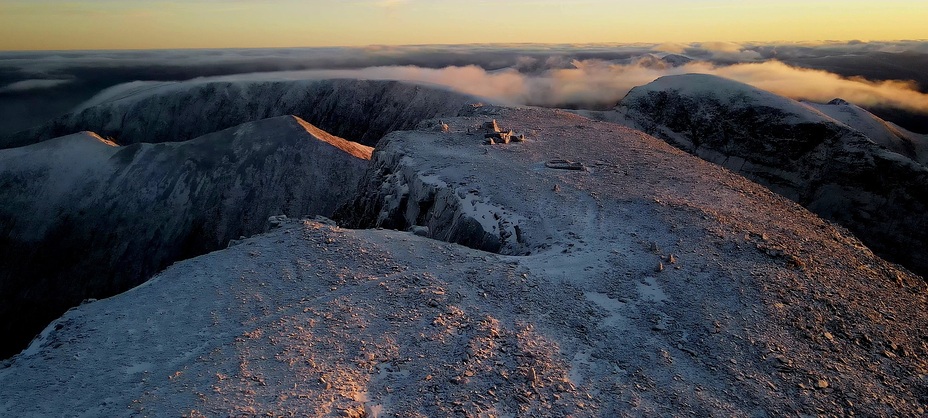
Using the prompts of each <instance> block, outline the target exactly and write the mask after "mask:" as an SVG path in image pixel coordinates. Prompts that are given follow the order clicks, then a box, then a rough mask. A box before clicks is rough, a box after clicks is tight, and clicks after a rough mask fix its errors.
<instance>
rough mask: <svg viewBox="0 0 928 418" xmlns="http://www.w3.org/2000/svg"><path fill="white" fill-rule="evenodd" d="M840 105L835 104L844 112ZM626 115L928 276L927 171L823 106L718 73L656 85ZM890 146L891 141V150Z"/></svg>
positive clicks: (636, 95) (634, 99)
mask: <svg viewBox="0 0 928 418" xmlns="http://www.w3.org/2000/svg"><path fill="white" fill-rule="evenodd" d="M840 105H841V104H840V103H836V104H834V105H833V106H840ZM619 110H620V111H621V112H623V113H624V114H625V116H626V117H627V118H628V119H629V120H630V121H632V122H633V123H634V124H636V125H637V126H638V127H640V128H641V129H642V130H644V131H645V132H647V133H650V134H652V135H655V136H658V137H660V138H662V139H664V140H666V141H668V142H669V143H671V144H673V145H675V146H677V147H679V148H681V149H683V150H686V151H688V152H691V153H693V154H695V155H697V156H700V157H702V158H703V159H706V160H708V161H711V162H714V163H717V164H720V165H723V166H725V167H727V168H729V169H731V170H734V171H736V172H738V173H740V174H742V175H744V176H746V177H747V178H749V179H751V180H754V181H756V182H758V183H760V184H762V185H765V186H767V187H769V188H770V189H771V190H773V191H775V192H777V193H779V194H781V195H783V196H786V197H788V198H790V199H792V200H794V201H796V202H798V203H800V204H802V205H803V206H806V207H807V208H809V209H810V210H812V211H813V212H815V213H817V214H819V215H821V216H823V217H825V218H826V219H830V220H833V221H835V222H837V223H839V224H841V225H843V226H845V227H847V228H849V229H850V230H851V231H853V232H854V233H855V234H856V235H857V236H858V237H860V238H861V240H862V241H863V242H864V243H866V244H867V245H868V246H870V247H871V248H873V249H874V250H875V251H877V252H878V253H880V254H881V255H882V256H884V257H886V258H887V259H889V260H892V261H895V262H898V263H901V264H903V265H905V266H907V267H909V268H911V269H912V270H914V271H916V272H919V273H920V274H922V275H926V274H928V255H926V254H928V253H926V251H925V249H926V248H928V169H926V168H925V167H924V166H923V165H921V164H919V163H918V162H917V161H915V160H913V159H911V158H910V156H914V155H915V154H912V153H902V154H900V153H897V152H894V151H893V149H891V148H887V147H886V146H883V145H880V144H878V143H877V142H875V141H874V140H871V139H870V138H869V137H868V136H867V135H865V134H864V133H863V132H861V131H860V130H857V129H854V128H852V127H851V126H849V125H848V124H846V123H842V122H840V121H838V120H835V119H834V118H831V117H829V116H827V115H826V114H824V113H822V112H820V111H818V110H816V109H815V108H813V107H811V106H809V105H805V104H802V103H799V102H796V101H793V100H790V99H786V98H783V97H780V96H777V95H774V94H772V93H769V92H765V91H762V90H759V89H756V88H753V87H750V86H748V85H745V84H741V83H738V82H735V81H731V80H726V79H723V78H719V77H715V76H710V75H684V76H672V77H665V78H661V79H658V80H657V81H655V82H653V83H651V84H649V85H646V86H643V87H639V88H635V89H633V90H632V91H631V92H629V94H628V95H627V96H626V97H625V98H624V99H623V100H622V102H621V104H620V106H619ZM886 145H891V144H886Z"/></svg>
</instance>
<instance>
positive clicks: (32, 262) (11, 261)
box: [0, 116, 371, 357]
mask: <svg viewBox="0 0 928 418" xmlns="http://www.w3.org/2000/svg"><path fill="white" fill-rule="evenodd" d="M370 152H371V149H370V148H369V147H365V146H362V145H359V144H355V143H352V142H349V141H345V140H343V139H341V138H336V137H334V136H332V135H329V134H327V133H325V132H322V131H319V130H318V129H317V128H315V127H312V126H311V125H309V124H307V123H306V122H304V121H302V120H300V119H298V118H295V117H292V116H284V117H279V118H273V119H267V120H262V121H258V122H253V123H247V124H244V125H241V126H238V127H235V128H231V129H228V130H225V131H221V132H216V133H212V134H209V135H206V136H203V137H201V138H197V139H195V140H191V141H187V142H182V143H167V144H136V145H130V146H123V147H120V146H116V145H115V144H113V143H112V142H109V141H106V140H104V139H102V138H100V137H99V136H97V135H96V134H92V133H81V134H75V135H70V136H66V137H62V138H56V139H53V140H49V141H45V142H42V143H39V144H36V145H32V146H28V147H22V148H15V149H9V150H3V151H0V266H2V267H0V327H2V328H0V334H2V335H4V339H3V343H2V346H0V356H3V357H6V356H8V355H11V354H13V353H15V352H16V351H18V350H20V349H22V347H24V346H25V344H26V342H28V341H29V339H31V338H32V337H33V336H34V335H35V334H36V333H37V332H38V331H39V330H40V329H41V328H42V327H44V326H45V325H46V324H47V323H48V322H49V321H51V320H52V319H54V318H56V317H58V316H59V315H61V313H62V312H64V311H65V310H66V309H68V308H69V307H71V306H74V305H76V304H78V303H80V302H81V300H83V299H85V298H102V297H108V296H111V295H114V294H117V293H119V292H122V291H125V290H127V289H129V288H131V287H133V286H135V285H138V284H139V283H142V282H143V281H145V280H146V279H148V278H149V277H151V276H152V275H153V274H155V273H157V272H158V271H160V270H161V269H163V268H164V267H166V266H167V265H169V264H171V263H172V262H175V261H178V260H183V259H187V258H190V257H194V256H198V255H201V254H204V253H207V252H210V251H214V250H217V249H220V248H224V247H225V246H226V245H227V244H228V243H229V241H230V240H232V239H236V238H239V237H240V236H249V235H252V234H255V233H260V232H262V231H264V230H265V228H266V226H267V222H268V217H269V216H272V215H281V214H285V215H289V216H291V217H299V216H302V215H312V214H320V215H325V216H330V215H331V214H332V213H333V212H334V211H335V208H336V207H337V206H339V205H341V204H343V203H345V201H346V199H347V198H348V197H349V196H351V195H352V194H353V193H354V191H355V187H356V185H357V183H358V182H359V181H360V178H361V175H362V174H363V173H364V171H365V169H366V168H367V163H368V160H367V158H369V156H370Z"/></svg>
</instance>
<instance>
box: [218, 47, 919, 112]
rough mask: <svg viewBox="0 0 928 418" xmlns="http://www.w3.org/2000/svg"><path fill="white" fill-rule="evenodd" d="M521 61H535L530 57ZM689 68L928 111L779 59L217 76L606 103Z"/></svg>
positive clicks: (915, 101)
mask: <svg viewBox="0 0 928 418" xmlns="http://www.w3.org/2000/svg"><path fill="white" fill-rule="evenodd" d="M524 63H525V64H526V65H532V64H536V63H534V62H532V61H531V60H530V59H527V60H525V61H524ZM688 73H700V74H713V75H718V76H721V77H725V78H729V79H732V80H736V81H740V82H743V83H746V84H750V85H752V86H755V87H758V88H761V89H764V90H768V91H771V92H773V93H776V94H779V95H783V96H786V97H791V98H794V99H801V100H810V101H815V102H827V101H830V100H832V99H834V98H836V97H841V98H843V99H845V100H848V101H851V102H853V103H856V104H859V105H863V106H883V107H894V108H899V109H905V110H910V111H917V112H922V113H928V94H924V93H921V92H919V91H917V90H916V86H915V85H914V83H912V82H908V81H898V80H888V81H870V80H866V79H863V78H859V77H855V78H846V77H841V76H839V75H837V74H833V73H830V72H827V71H821V70H811V69H804V68H798V67H793V66H789V65H786V64H784V63H782V62H779V61H767V62H759V63H739V64H733V65H715V64H712V63H708V62H692V63H689V64H685V65H682V66H678V67H666V68H660V67H653V66H645V65H642V64H640V63H638V62H633V63H631V64H615V63H612V62H607V61H601V60H574V61H573V62H571V67H570V68H553V69H548V70H545V71H544V72H541V73H538V74H526V73H523V72H520V71H519V70H517V69H516V68H506V69H502V70H496V71H487V70H485V69H483V68H481V67H478V66H451V67H445V68H438V69H433V68H422V67H416V66H389V67H371V68H363V69H354V70H316V71H298V72H284V73H271V74H254V75H235V76H228V77H222V78H220V79H224V80H241V79H268V78H281V79H300V78H311V79H321V78H359V79H376V80H401V81H412V82H418V83H425V84H430V85H438V86H444V87H447V88H450V89H453V90H455V91H459V92H462V93H467V94H471V95H475V96H479V97H484V98H488V99H492V100H495V101H497V102H499V103H503V104H522V105H535V106H580V107H591V108H606V107H612V106H615V105H616V104H617V103H618V102H619V101H620V100H621V99H622V98H623V97H624V96H625V95H626V94H627V93H628V91H629V90H631V89H632V88H634V87H636V86H640V85H644V84H647V83H650V82H651V81H654V80H656V79H657V78H659V77H663V76H669V75H679V74H688Z"/></svg>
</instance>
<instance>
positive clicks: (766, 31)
mask: <svg viewBox="0 0 928 418" xmlns="http://www.w3.org/2000/svg"><path fill="white" fill-rule="evenodd" d="M925 22H928V2H926V1H925V0H883V1H861V0H802V1H794V0H778V1H776V2H771V1H766V0H765V1H757V0H740V1H736V0H654V1H640V0H574V1H571V0H561V1H550V0H507V1H499V0H263V1H245V0H184V1H180V0H90V1H79V2H78V1H59V0H0V50H6V51H11V50H100V49H172V48H262V47H320V46H365V45H418V44H473V43H611V42H615V43H633V42H694V41H811V40H856V39H859V40H901V39H928V25H926V24H925Z"/></svg>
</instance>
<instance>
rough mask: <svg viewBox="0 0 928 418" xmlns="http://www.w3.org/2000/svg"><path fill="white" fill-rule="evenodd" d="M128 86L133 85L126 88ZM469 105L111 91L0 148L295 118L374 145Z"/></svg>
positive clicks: (243, 90) (263, 90) (194, 83)
mask: <svg viewBox="0 0 928 418" xmlns="http://www.w3.org/2000/svg"><path fill="white" fill-rule="evenodd" d="M131 86H134V84H133V85H130V87H131ZM474 101H476V99H474V98H471V97H469V96H466V95H462V94H459V93H454V92H451V91H447V90H443V89H440V88H437V87H426V86H420V85H415V84H410V83H403V82H397V81H366V80H295V81H294V80H291V81H255V80H241V81H211V80H209V79H205V80H199V79H196V80H191V81H185V82H179V83H156V84H154V85H151V86H146V87H145V88H127V87H126V86H116V87H113V88H112V89H110V90H109V91H104V92H103V93H101V94H100V96H99V97H96V98H93V99H91V100H90V102H89V103H88V105H86V106H85V107H83V108H79V109H77V110H76V111H75V112H73V113H70V114H67V115H64V116H61V117H59V118H56V119H54V120H52V121H50V122H48V123H46V124H44V125H42V126H39V127H37V128H35V129H31V130H27V131H24V132H19V133H16V134H14V135H11V136H9V137H7V138H0V148H10V147H16V146H23V145H28V144H33V143H36V142H39V141H43V140H47V139H50V138H54V137H57V136H62V135H68V134H71V133H74V132H78V131H82V130H86V131H93V132H96V133H98V134H100V135H102V136H105V137H111V138H114V139H115V140H116V142H117V143H119V144H121V145H129V144H135V143H139V142H146V143H157V142H168V141H185V140H188V139H193V138H196V137H198V136H201V135H205V134H207V133H210V132H215V131H218V130H222V129H226V128H229V127H233V126H236V125H240V124H242V123H246V122H250V121H255V120H259V119H265V118H270V117H276V116H285V115H296V116H298V117H300V118H302V119H304V120H306V121H308V122H309V123H312V124H313V125H315V126H318V127H319V128H320V129H323V130H325V131H327V132H330V133H332V134H334V135H337V136H339V137H342V138H347V139H350V140H353V141H357V142H360V143H363V144H366V145H373V144H376V142H377V141H378V140H379V139H380V138H381V137H383V136H384V135H386V134H387V133H389V132H392V131H396V130H404V129H413V128H415V127H416V125H417V124H418V123H419V122H420V121H422V120H425V119H430V118H436V117H442V116H456V115H458V114H460V113H461V112H462V111H463V110H466V109H467V108H468V107H469V105H470V104H471V103H473V102H474Z"/></svg>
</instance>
